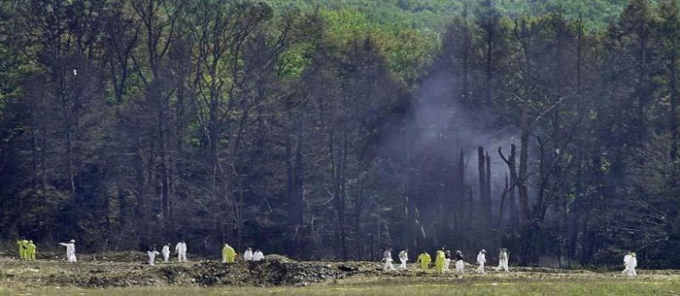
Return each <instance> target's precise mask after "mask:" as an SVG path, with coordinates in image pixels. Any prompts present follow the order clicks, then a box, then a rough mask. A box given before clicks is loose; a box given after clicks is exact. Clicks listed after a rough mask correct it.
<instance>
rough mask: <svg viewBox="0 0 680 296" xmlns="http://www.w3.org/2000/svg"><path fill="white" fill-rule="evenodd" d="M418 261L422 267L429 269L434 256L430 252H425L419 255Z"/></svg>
mask: <svg viewBox="0 0 680 296" xmlns="http://www.w3.org/2000/svg"><path fill="white" fill-rule="evenodd" d="M418 262H420V267H421V268H422V269H424V270H427V269H428V268H429V266H430V262H432V257H430V254H428V253H427V252H423V253H422V254H420V255H418Z"/></svg>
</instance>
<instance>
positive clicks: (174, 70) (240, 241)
mask: <svg viewBox="0 0 680 296" xmlns="http://www.w3.org/2000/svg"><path fill="white" fill-rule="evenodd" d="M586 2H587V3H586ZM678 2H679V1H677V0H659V1H646V0H630V1H614V0H598V1H557V0H552V1H511V0H498V1H493V0H484V1H465V0H456V1H444V0H436V1H425V0H382V1H368V0H364V1H361V0H355V1H340V0H335V1H331V0H328V1H311V0H289V1H285V0H269V1H264V2H256V1H220V0H201V1H170V0H125V1H117V0H116V1H112V0H68V1H64V0H26V1H2V2H0V241H5V242H9V244H10V245H11V242H13V241H14V240H15V239H17V238H18V237H20V236H25V237H29V238H32V239H33V240H35V241H36V242H37V243H38V245H39V247H40V248H54V246H55V245H56V243H57V242H58V241H63V240H67V239H71V238H74V239H76V240H77V241H78V248H79V251H89V252H99V251H109V250H145V249H146V248H149V246H151V245H153V244H156V245H161V244H164V243H166V242H176V241H177V240H179V239H186V240H187V242H188V244H189V249H190V252H196V253H203V254H217V253H218V252H219V250H220V249H221V245H222V243H225V242H228V243H230V244H232V245H234V246H236V247H237V249H243V248H245V247H247V246H254V247H258V248H261V249H263V250H264V251H265V252H266V253H280V254H286V255H289V256H291V257H293V258H299V259H332V260H348V259H361V260H368V259H371V260H373V259H376V258H378V257H379V252H380V250H381V249H382V248H384V247H386V246H392V247H393V248H395V249H400V248H405V247H408V248H410V249H411V250H414V251H415V252H419V251H420V250H428V251H432V250H434V249H435V248H439V247H442V246H447V247H448V248H453V249H460V250H463V252H464V253H466V254H474V253H476V252H477V251H478V250H479V249H481V248H486V249H487V250H490V253H491V254H494V253H496V250H498V248H500V247H506V248H509V249H510V257H511V262H512V263H513V264H523V265H533V264H559V265H560V266H574V265H604V264H611V265H619V264H620V263H621V262H620V261H621V257H620V255H621V254H622V253H623V252H624V251H626V250H631V249H632V250H635V251H636V252H637V253H638V257H639V258H640V261H641V265H644V266H648V267H675V268H680V258H678V257H677V256H671V254H677V253H678V252H679V251H680V216H679V215H680V213H679V212H678V210H679V209H680V179H679V178H678V177H679V175H680V159H679V158H680V151H679V149H680V148H679V145H680V143H679V142H680V127H679V125H680V114H679V113H678V104H679V100H680V97H679V96H680V94H679V90H678V87H680V86H679V85H678V83H679V81H678V79H679V77H678V75H679V73H678V71H679V70H680V61H679V60H680V8H679V5H680V4H679V3H678ZM519 3H523V4H519ZM491 250H493V251H491Z"/></svg>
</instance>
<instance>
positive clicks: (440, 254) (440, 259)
mask: <svg viewBox="0 0 680 296" xmlns="http://www.w3.org/2000/svg"><path fill="white" fill-rule="evenodd" d="M444 263H446V256H445V254H444V250H438V251H437V257H435V259H434V265H435V266H436V267H437V272H444Z"/></svg>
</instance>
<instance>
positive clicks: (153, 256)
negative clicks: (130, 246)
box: [146, 246, 160, 266]
mask: <svg viewBox="0 0 680 296" xmlns="http://www.w3.org/2000/svg"><path fill="white" fill-rule="evenodd" d="M158 254H160V253H158V251H156V246H153V249H151V250H149V251H146V255H148V256H149V265H150V266H154V265H156V264H155V261H156V255H158Z"/></svg>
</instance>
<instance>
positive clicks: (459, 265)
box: [454, 250, 465, 275]
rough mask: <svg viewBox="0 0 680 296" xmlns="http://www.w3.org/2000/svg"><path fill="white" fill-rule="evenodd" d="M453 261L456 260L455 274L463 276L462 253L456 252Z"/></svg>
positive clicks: (463, 263)
mask: <svg viewBox="0 0 680 296" xmlns="http://www.w3.org/2000/svg"><path fill="white" fill-rule="evenodd" d="M454 259H456V274H458V275H463V268H465V261H463V252H461V251H460V250H457V251H456V256H455V258H454Z"/></svg>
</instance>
